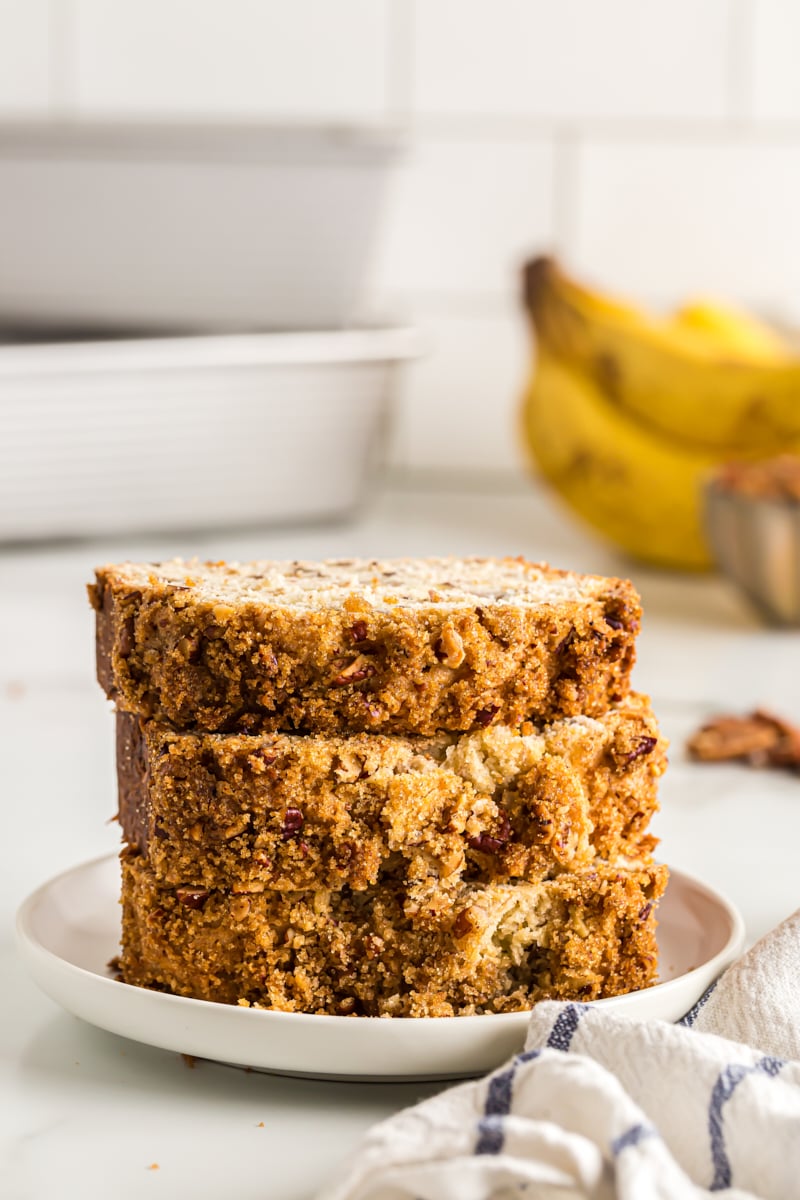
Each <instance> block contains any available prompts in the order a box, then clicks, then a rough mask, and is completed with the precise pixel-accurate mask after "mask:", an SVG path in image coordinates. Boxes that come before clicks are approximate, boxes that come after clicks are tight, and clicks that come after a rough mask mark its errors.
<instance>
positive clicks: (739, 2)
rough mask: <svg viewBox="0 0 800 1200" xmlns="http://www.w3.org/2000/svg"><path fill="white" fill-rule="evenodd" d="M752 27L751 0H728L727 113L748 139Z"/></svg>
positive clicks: (751, 82)
mask: <svg viewBox="0 0 800 1200" xmlns="http://www.w3.org/2000/svg"><path fill="white" fill-rule="evenodd" d="M754 29H755V9H754V7H753V0H728V46H727V78H726V91H727V95H726V107H727V115H728V117H729V119H731V120H732V121H733V122H734V123H735V126H736V128H737V129H739V130H740V131H741V132H742V133H743V134H745V135H746V136H747V137H748V138H750V137H752V133H753V129H754V125H753V109H754V105H753V99H754V96H753V82H754V65H755V64H754V59H753V34H754Z"/></svg>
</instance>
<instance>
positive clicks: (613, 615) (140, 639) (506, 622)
mask: <svg viewBox="0 0 800 1200" xmlns="http://www.w3.org/2000/svg"><path fill="white" fill-rule="evenodd" d="M256 568H261V571H257V570H256ZM278 568H280V569H278ZM290 568H291V570H290ZM368 568H369V569H374V571H375V572H376V574H375V580H376V581H377V583H376V584H375V585H373V583H370V582H364V577H365V573H366V572H367V569H368ZM300 570H302V571H304V572H305V575H303V576H297V575H296V574H293V573H292V571H294V572H297V571H300ZM314 571H317V572H319V571H322V572H323V575H324V586H323V585H322V584H320V588H319V592H318V594H317V595H316V597H315V593H314V592H313V588H312V586H310V583H309V575H308V573H309V572H314ZM404 571H405V572H406V575H409V576H410V578H411V581H412V582H411V583H410V584H409V586H407V587H406V588H405V590H404V588H403V579H404V576H403V572H404ZM331 575H332V576H333V577H334V583H335V586H334V585H333V584H332V583H331V580H330V578H328V576H331ZM448 575H454V576H457V578H458V579H459V581H462V580H463V581H465V582H463V583H462V582H459V583H458V585H457V586H456V585H452V580H450V579H449V578H447V576H448ZM473 576H474V577H477V578H478V579H479V581H480V583H481V586H480V587H479V586H477V585H475V586H473V585H472V584H471V583H470V580H471V579H472V578H473ZM495 577H496V586H494V587H493V588H487V587H486V586H485V584H486V581H487V580H492V579H493V578H495ZM287 579H288V580H289V582H290V584H291V585H292V586H293V587H294V591H292V586H287V582H286V581H287ZM353 579H354V581H355V582H353V583H352V584H351V583H348V569H346V568H341V567H340V566H337V565H336V564H334V565H333V566H331V565H327V566H326V564H269V563H265V564H257V563H256V564H249V565H248V566H246V567H237V566H235V565H233V566H228V565H225V564H199V563H193V564H186V563H171V564H164V565H162V566H157V565H153V566H152V567H148V566H146V565H145V566H135V565H131V564H123V565H121V566H117V567H115V566H109V567H104V568H101V569H100V570H98V572H97V583H96V585H94V586H93V587H92V588H91V589H90V592H91V597H92V603H93V605H94V607H95V610H96V613H97V656H98V678H99V679H100V682H101V684H102V685H103V687H104V688H105V690H106V692H107V694H108V695H109V696H112V697H113V698H115V699H116V700H117V703H118V705H119V707H120V708H122V709H124V710H126V711H129V712H133V713H137V714H139V715H140V716H145V717H154V718H156V719H157V720H159V721H162V722H165V723H167V724H171V725H172V726H173V727H175V728H176V729H188V728H194V729H201V730H209V731H215V730H225V731H230V730H241V731H245V732H257V731H268V730H275V729H284V730H289V731H291V730H300V731H310V732H314V733H336V732H357V731H366V732H393V733H417V734H422V735H425V736H428V735H431V734H434V733H436V732H438V731H441V730H453V731H466V730H470V729H475V728H480V727H484V726H486V725H489V724H506V725H518V724H519V723H520V722H522V721H523V720H526V719H528V718H531V719H535V720H552V719H555V718H558V717H560V716H570V715H577V714H580V713H584V714H586V715H589V716H595V715H599V714H601V713H603V712H605V711H606V710H607V709H608V708H609V707H610V706H611V705H612V704H614V703H616V702H618V701H619V700H620V699H622V698H623V697H624V696H625V695H626V694H627V691H628V687H629V676H630V670H631V667H632V665H633V659H634V641H635V637H636V634H637V632H638V628H639V620H640V616H641V611H640V605H639V598H638V596H637V594H636V592H635V590H634V588H633V586H632V585H631V584H630V583H628V582H627V581H624V580H618V579H602V578H599V577H595V576H580V575H573V574H570V573H568V572H560V571H554V570H551V569H550V568H547V567H542V566H541V565H536V564H530V563H525V562H522V561H521V560H482V559H474V560H473V559H467V560H455V559H454V560H449V559H443V560H396V561H394V562H389V563H380V564H378V563H375V564H359V565H358V569H357V570H356V569H355V568H353ZM276 580H277V582H276ZM310 580H311V584H313V582H314V577H313V574H312V575H311V577H310ZM187 581H188V582H187ZM421 581H425V582H427V583H429V584H430V587H429V588H428V589H427V595H428V597H429V598H421V590H420V589H421ZM301 582H302V588H301V587H300V583H301ZM451 585H452V586H451ZM448 588H450V589H451V590H450V591H448ZM470 588H471V589H472V590H470ZM295 593H297V595H298V596H299V599H298V598H297V596H296V595H295ZM406 593H408V595H406ZM448 597H451V598H448Z"/></svg>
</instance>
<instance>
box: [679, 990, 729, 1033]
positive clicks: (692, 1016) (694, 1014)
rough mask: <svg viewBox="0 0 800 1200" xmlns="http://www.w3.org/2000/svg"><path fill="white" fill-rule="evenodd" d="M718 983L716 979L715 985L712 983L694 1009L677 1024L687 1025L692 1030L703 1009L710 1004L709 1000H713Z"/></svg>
mask: <svg viewBox="0 0 800 1200" xmlns="http://www.w3.org/2000/svg"><path fill="white" fill-rule="evenodd" d="M718 983H719V980H718V979H715V980H714V982H713V983H710V984H709V985H708V987H707V988H706V990H705V991H704V992H703V994H702V996H701V997H700V999H699V1000H698V1001H697V1003H696V1004H693V1005H692V1007H691V1008H690V1009H689V1011H688V1012H687V1013H685V1014H684V1016H682V1017H681V1019H680V1021H677V1022H676V1024H678V1025H685V1026H686V1027H687V1028H688V1029H691V1027H692V1026H693V1025H694V1023H695V1021H696V1020H697V1018H698V1016H699V1015H700V1010H701V1009H702V1008H705V1006H706V1004H707V1003H708V1001H709V999H710V998H711V993H712V992H713V991H714V988H715V987H716V986H717V984H718Z"/></svg>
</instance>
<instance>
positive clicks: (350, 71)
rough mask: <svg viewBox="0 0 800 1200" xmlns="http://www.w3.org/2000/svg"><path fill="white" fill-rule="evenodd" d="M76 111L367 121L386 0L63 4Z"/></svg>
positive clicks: (377, 111) (375, 96)
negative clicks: (71, 12) (69, 12)
mask: <svg viewBox="0 0 800 1200" xmlns="http://www.w3.org/2000/svg"><path fill="white" fill-rule="evenodd" d="M72 3H74V4H75V20H76V25H75V55H76V64H75V76H74V78H75V103H76V106H77V108H78V109H79V111H80V112H82V113H85V114H92V115H98V114H100V115H107V114H109V113H111V114H114V113H120V114H134V115H137V116H142V115H153V114H157V115H161V114H163V115H172V116H187V115H188V116H192V117H198V116H217V117H237V116H238V117H252V116H277V115H280V116H290V117H294V118H310V117H317V118H322V119H324V120H326V121H333V120H338V119H342V118H352V117H361V118H372V119H374V118H376V117H380V116H382V115H383V113H384V111H385V108H386V75H387V72H386V57H387V54H388V41H389V38H388V25H387V14H388V5H389V3H390V0H335V3H331V2H330V0H283V2H278V0H273V2H271V3H264V2H263V0H72Z"/></svg>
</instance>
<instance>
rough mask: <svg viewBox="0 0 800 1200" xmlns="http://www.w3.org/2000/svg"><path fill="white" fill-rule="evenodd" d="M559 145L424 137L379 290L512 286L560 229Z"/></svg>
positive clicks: (383, 257) (402, 182) (460, 291)
mask: <svg viewBox="0 0 800 1200" xmlns="http://www.w3.org/2000/svg"><path fill="white" fill-rule="evenodd" d="M553 166H554V154H553V146H552V143H550V142H547V141H536V140H530V139H529V140H527V141H502V140H495V141H489V140H487V139H482V140H476V139H467V138H461V139H449V140H448V139H446V138H441V137H439V138H437V137H432V136H425V135H421V136H419V137H418V138H417V139H416V141H415V143H414V145H413V147H412V148H411V150H410V153H409V155H408V158H407V159H406V161H405V163H404V165H403V166H402V167H401V168H400V169H399V170H398V172H397V177H396V180H395V187H394V190H393V194H392V196H391V199H390V203H389V209H388V212H387V214H386V221H385V232H384V237H383V239H382V242H381V246H380V250H379V253H378V256H377V259H376V262H375V272H374V284H373V286H374V291H375V294H376V295H377V296H378V297H380V298H381V299H383V298H387V299H388V301H389V302H391V301H392V300H394V298H395V297H396V296H397V294H398V293H399V294H401V295H404V294H407V293H415V292H416V293H419V292H437V293H450V294H452V295H455V296H463V295H464V294H465V293H467V294H469V293H480V294H489V293H495V294H503V295H506V294H508V291H509V288H510V287H511V286H513V281H514V279H515V275H516V271H517V269H518V267H519V263H520V261H521V259H522V258H523V257H524V256H525V255H526V254H528V253H530V251H531V249H532V248H535V247H537V246H540V245H542V244H543V243H544V244H548V243H549V242H550V241H551V240H552V237H553Z"/></svg>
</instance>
